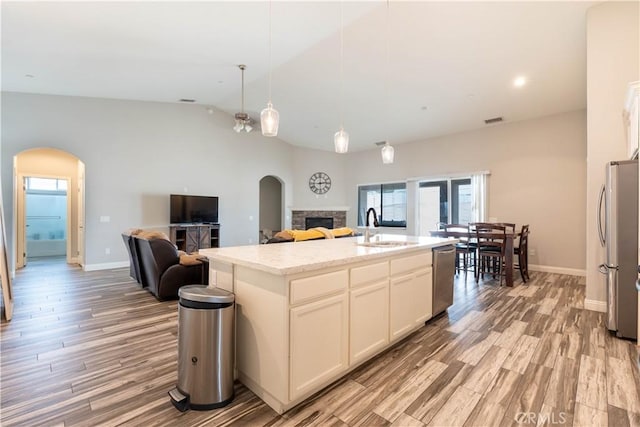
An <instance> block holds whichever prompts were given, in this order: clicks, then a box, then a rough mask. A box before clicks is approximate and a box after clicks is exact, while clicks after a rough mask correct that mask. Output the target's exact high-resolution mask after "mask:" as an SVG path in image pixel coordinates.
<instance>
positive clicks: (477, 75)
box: [2, 1, 595, 150]
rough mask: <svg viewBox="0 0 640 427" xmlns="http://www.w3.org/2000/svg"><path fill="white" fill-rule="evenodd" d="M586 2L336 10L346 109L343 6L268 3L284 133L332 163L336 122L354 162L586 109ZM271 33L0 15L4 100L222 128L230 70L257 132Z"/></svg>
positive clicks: (256, 16)
mask: <svg viewBox="0 0 640 427" xmlns="http://www.w3.org/2000/svg"><path fill="white" fill-rule="evenodd" d="M594 4H595V2H582V1H568V2H554V1H550V2H547V1H540V2H536V1H533V2H519V1H516V2H481V1H473V2H428V1H424V2H409V1H407V2H400V1H390V3H389V4H388V6H387V3H386V2H385V1H371V2H369V1H357V2H344V3H342V10H343V16H344V18H343V20H344V21H343V22H344V26H343V28H344V55H343V61H344V62H343V64H344V74H343V75H344V80H343V82H344V91H343V96H342V98H341V91H340V87H341V85H340V82H341V80H340V28H341V26H340V15H341V2H337V1H325V2H318V1H315V2H314V1H304V2H303V1H296V2H284V1H282V2H280V1H278V2H273V4H272V19H273V21H272V52H273V53H272V61H271V62H272V70H273V75H272V92H273V96H272V98H273V104H274V107H275V108H276V109H277V110H279V112H280V130H279V134H278V136H279V137H280V138H281V139H283V140H284V141H286V142H288V143H291V144H294V145H299V146H304V147H310V148H316V149H322V150H333V134H334V132H336V131H337V130H338V128H339V126H340V112H341V110H343V111H344V113H343V117H344V126H345V130H346V131H347V132H349V134H350V136H351V143H350V150H363V149H370V148H373V147H374V146H373V144H374V143H375V142H377V141H381V140H386V139H389V140H390V141H391V142H392V143H393V144H394V145H395V144H401V143H403V142H411V141H417V140H425V139H428V138H432V137H435V136H439V135H445V134H451V133H456V132H462V131H467V130H472V129H477V128H481V127H484V126H486V125H485V123H484V120H485V119H489V118H493V117H497V116H501V117H503V118H504V122H513V121H519V120H526V119H531V118H535V117H541V116H545V115H550V114H555V113H560V112H565V111H572V110H576V109H581V108H585V107H586V29H585V22H586V10H587V9H588V8H589V7H591V6H593V5H594ZM268 24H269V3H268V2H265V1H262V2H244V1H233V2H226V1H225V2H222V1H221V2H217V1H216V2H186V1H184V2H183V1H179V2H2V90H3V91H16V92H27V93H43V94H57V95H71V96H88V97H100V98H116V99H129V100H144V101H160V102H179V100H180V99H193V100H195V103H197V104H200V105H202V108H203V109H206V108H211V107H212V108H217V109H219V110H222V111H224V112H226V113H228V114H229V127H230V128H231V127H232V126H233V124H234V121H233V114H234V113H236V112H239V111H240V103H241V90H240V70H239V69H238V64H246V66H247V69H246V71H245V110H246V111H247V112H249V114H250V116H251V117H253V118H254V119H258V120H259V113H260V110H261V109H263V108H264V107H265V106H266V103H267V98H268V84H267V83H268V80H269V70H270V68H269V55H268V40H269V38H268V34H269V32H268V28H269V26H268ZM387 43H388V47H389V55H388V59H387ZM518 76H524V77H525V78H526V84H525V85H524V86H522V87H515V86H514V85H513V81H514V79H515V78H516V77H518ZM341 99H342V100H343V101H341ZM492 126H495V125H492Z"/></svg>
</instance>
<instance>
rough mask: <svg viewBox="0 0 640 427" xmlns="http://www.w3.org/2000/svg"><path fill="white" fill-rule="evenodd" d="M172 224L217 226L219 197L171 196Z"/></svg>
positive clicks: (170, 212)
mask: <svg viewBox="0 0 640 427" xmlns="http://www.w3.org/2000/svg"><path fill="white" fill-rule="evenodd" d="M170 200H171V201H170V207H169V216H170V217H171V221H170V222H171V224H200V223H202V224H217V223H218V197H215V196H186V195H182V194H171V195H170Z"/></svg>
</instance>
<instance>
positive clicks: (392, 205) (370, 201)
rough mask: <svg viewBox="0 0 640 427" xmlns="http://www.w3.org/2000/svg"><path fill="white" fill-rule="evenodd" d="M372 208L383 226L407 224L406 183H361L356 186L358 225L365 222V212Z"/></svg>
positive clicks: (403, 225) (404, 225)
mask: <svg viewBox="0 0 640 427" xmlns="http://www.w3.org/2000/svg"><path fill="white" fill-rule="evenodd" d="M369 208H374V209H375V211H376V215H377V216H378V223H379V224H380V225H381V226H384V227H406V226H407V184H406V183H404V182H398V183H392V184H375V185H361V186H359V187H358V225H359V226H364V225H365V224H366V214H367V210H368V209H369Z"/></svg>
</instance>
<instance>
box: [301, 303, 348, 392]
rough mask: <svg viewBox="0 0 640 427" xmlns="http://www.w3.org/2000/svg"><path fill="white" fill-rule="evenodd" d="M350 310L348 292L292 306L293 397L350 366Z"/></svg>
mask: <svg viewBox="0 0 640 427" xmlns="http://www.w3.org/2000/svg"><path fill="white" fill-rule="evenodd" d="M348 313H349V300H348V299H347V294H346V292H344V293H342V294H340V295H337V296H334V297H330V298H324V299H322V300H320V301H316V302H312V303H309V304H305V305H301V306H299V307H295V308H292V309H291V311H290V314H291V318H290V328H291V335H290V337H289V349H290V351H291V362H290V363H291V368H290V369H291V371H290V372H291V385H290V388H289V397H290V399H295V398H297V397H299V396H302V395H304V394H305V393H306V392H309V391H315V390H316V389H317V387H318V386H319V385H320V386H321V385H322V384H325V383H326V381H327V380H331V379H332V378H334V377H335V375H337V374H339V373H341V372H345V371H346V370H347V368H348V366H349V359H348V349H349V328H348V326H349V319H348Z"/></svg>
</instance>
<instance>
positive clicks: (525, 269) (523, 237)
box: [513, 224, 530, 283]
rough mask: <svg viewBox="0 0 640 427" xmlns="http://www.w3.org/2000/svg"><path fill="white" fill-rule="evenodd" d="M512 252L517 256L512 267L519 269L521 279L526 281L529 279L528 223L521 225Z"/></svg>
mask: <svg viewBox="0 0 640 427" xmlns="http://www.w3.org/2000/svg"><path fill="white" fill-rule="evenodd" d="M513 254H514V255H515V256H516V257H517V258H518V264H515V265H514V268H517V269H518V270H520V275H521V276H522V281H523V282H524V283H527V280H530V279H529V224H525V225H523V226H522V230H521V231H520V241H519V242H518V246H516V247H514V248H513Z"/></svg>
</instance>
